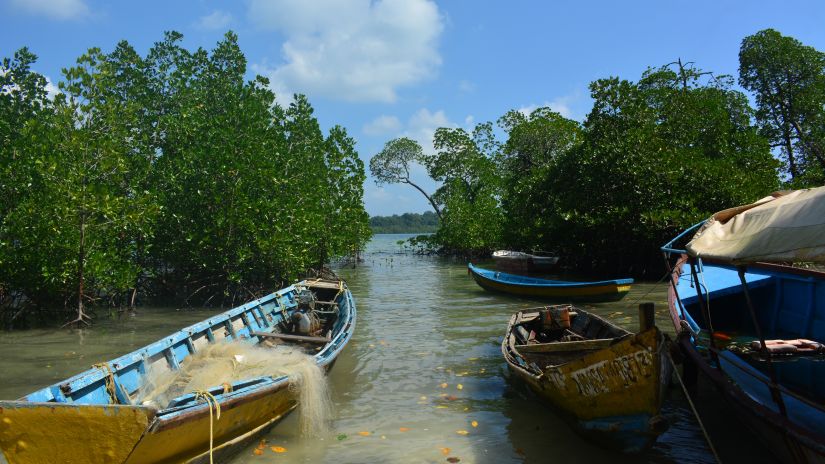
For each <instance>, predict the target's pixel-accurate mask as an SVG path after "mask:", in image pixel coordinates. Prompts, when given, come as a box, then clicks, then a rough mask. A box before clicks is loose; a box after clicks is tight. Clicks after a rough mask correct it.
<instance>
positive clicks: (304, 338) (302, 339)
mask: <svg viewBox="0 0 825 464" xmlns="http://www.w3.org/2000/svg"><path fill="white" fill-rule="evenodd" d="M252 335H253V336H255V337H262V338H278V339H280V340H290V341H294V342H307V343H321V344H324V343H329V342H330V341H331V339H330V338H329V337H310V336H307V335H291V334H282V333H270V332H252Z"/></svg>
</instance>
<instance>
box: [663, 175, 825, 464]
mask: <svg viewBox="0 0 825 464" xmlns="http://www.w3.org/2000/svg"><path fill="white" fill-rule="evenodd" d="M699 227H700V228H699ZM696 228H699V230H698V232H696V233H695V234H694V232H695V229H696ZM689 237H692V238H691V239H690V242H689V243H688V244H687V246H686V247H684V248H682V246H683V244H684V242H685V241H687V239H688V238H689ZM662 250H663V251H664V252H665V254H666V256H668V257H672V258H673V260H669V261H668V263H669V264H670V263H672V262H673V261H675V265H674V266H673V269H672V274H671V277H672V279H671V286H670V291H669V295H668V301H669V305H670V313H671V316H672V318H673V324H674V327H675V328H676V331H677V334H678V344H679V346H680V348H681V350H682V351H683V352H684V353H685V354H686V359H687V365H686V367H695V369H693V371H698V372H701V373H702V374H704V376H705V377H707V378H708V379H710V381H711V382H712V383H713V384H714V385H715V386H716V387H717V389H718V390H719V391H720V392H721V394H722V395H723V396H724V397H725V398H726V399H727V402H728V403H729V404H730V405H732V406H733V408H734V410H735V411H736V412H737V413H738V415H739V416H740V417H741V418H742V421H743V422H744V423H745V424H746V425H747V426H748V427H750V428H751V429H752V430H753V431H754V432H755V433H756V435H757V436H758V437H759V438H760V439H761V440H762V441H763V442H764V443H765V444H766V445H767V448H769V449H770V450H771V451H772V452H773V453H775V455H776V457H777V458H779V460H781V461H782V462H797V463H822V462H825V348H823V343H825V273H823V272H819V271H817V270H815V269H814V268H810V263H820V264H822V263H825V187H820V188H818V189H810V190H802V191H795V192H792V193H790V194H784V195H783V194H774V196H771V197H768V198H765V199H763V200H761V201H759V202H757V203H755V204H752V205H746V206H741V207H737V208H732V209H729V210H725V211H721V212H719V213H716V214H714V215H713V216H712V217H711V218H710V219H708V220H707V221H703V222H702V223H700V224H697V225H696V226H694V227H693V228H690V229H688V230H686V231H685V232H683V233H682V234H681V235H680V236H678V237H676V238H675V239H674V240H672V241H671V242H670V243H668V244H667V245H665V246H664V247H663V248H662ZM795 262H797V263H798V262H805V263H808V265H807V266H808V267H809V268H800V267H799V266H791V265H789V263H795Z"/></svg>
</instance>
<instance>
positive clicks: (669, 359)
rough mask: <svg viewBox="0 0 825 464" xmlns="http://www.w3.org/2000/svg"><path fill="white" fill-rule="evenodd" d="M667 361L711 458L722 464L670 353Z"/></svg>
mask: <svg viewBox="0 0 825 464" xmlns="http://www.w3.org/2000/svg"><path fill="white" fill-rule="evenodd" d="M667 359H668V361H670V365H671V366H672V367H673V373H674V374H676V378H677V379H678V380H679V385H681V386H682V392H684V394H685V398H687V401H688V404H689V405H690V409H691V410H692V411H693V416H694V417H696V422H697V423H698V424H699V428H700V429H701V430H702V434H703V435H704V436H705V441H706V442H707V443H708V448H710V452H711V453H713V458H714V459H716V462H717V463H719V464H722V460H721V459H719V455H718V454H716V448H715V447H714V446H713V443H712V442H711V441H710V435H709V434H708V431H707V429H706V428H705V424H704V423H702V418H701V417H699V411H697V410H696V405H694V404H693V400H692V399H691V398H690V394H689V393H688V391H687V387H686V386H685V383H684V382H683V381H682V376H680V375H679V370H678V369H676V363H674V362H673V357H671V356H670V353H667Z"/></svg>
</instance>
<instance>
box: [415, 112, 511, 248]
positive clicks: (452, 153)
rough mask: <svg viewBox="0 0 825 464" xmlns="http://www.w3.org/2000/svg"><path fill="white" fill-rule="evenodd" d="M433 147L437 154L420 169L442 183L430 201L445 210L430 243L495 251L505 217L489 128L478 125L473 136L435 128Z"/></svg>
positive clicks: (495, 147)
mask: <svg viewBox="0 0 825 464" xmlns="http://www.w3.org/2000/svg"><path fill="white" fill-rule="evenodd" d="M433 143H434V146H435V149H436V152H435V154H433V155H429V156H426V157H425V158H424V165H425V167H426V168H427V172H428V173H429V175H430V177H432V178H433V179H434V180H436V181H438V182H441V187H439V188H438V190H436V192H435V194H434V195H433V198H434V200H435V201H436V202H437V203H438V204H440V205H443V215H442V221H441V227H439V229H438V232H436V235H435V237H434V240H435V241H436V242H437V243H439V244H440V245H441V246H442V247H444V248H445V249H447V250H451V251H458V252H462V253H478V252H483V251H486V250H489V249H491V248H495V247H496V246H498V244H499V243H500V241H501V235H502V225H503V217H502V211H501V208H499V207H498V206H499V196H500V195H499V191H500V187H501V184H500V180H501V179H500V177H499V175H498V169H497V165H496V161H495V160H496V157H497V156H498V152H499V151H500V145H499V143H498V142H497V141H496V140H495V136H494V135H493V127H492V124H490V123H485V124H479V125H477V126H476V127H475V129H474V130H473V132H472V134H469V133H467V131H465V130H464V129H460V128H459V129H451V128H439V129H437V130H436V131H435V137H434V140H433Z"/></svg>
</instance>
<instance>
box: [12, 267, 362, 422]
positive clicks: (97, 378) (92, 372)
mask: <svg viewBox="0 0 825 464" xmlns="http://www.w3.org/2000/svg"><path fill="white" fill-rule="evenodd" d="M308 282H310V281H307V280H304V281H301V282H298V283H295V284H293V285H290V286H288V287H284V288H282V289H280V290H278V291H276V292H272V293H270V294H269V295H266V296H263V297H261V298H257V299H255V300H251V301H248V302H246V303H244V304H242V305H240V306H237V307H235V308H230V309H228V310H226V311H224V312H222V313H219V314H216V315H213V316H210V317H208V318H206V319H205V320H203V321H200V322H197V323H195V324H192V325H190V326H187V327H185V328H183V329H180V330H178V331H176V332H173V333H171V334H169V335H167V336H164V337H162V338H160V339H158V340H156V341H154V342H151V343H150V344H148V345H146V346H144V347H141V348H138V349H137V350H134V351H132V352H130V353H126V354H124V355H121V356H119V357H117V358H114V359H111V360H109V361H105V362H103V363H100V364H105V365H106V366H108V370H107V369H104V368H101V367H92V368H90V369H87V370H85V371H82V372H80V373H78V374H75V375H73V376H71V377H68V378H66V379H64V380H61V381H59V382H56V383H54V384H51V385H48V386H46V387H44V388H41V389H38V390H35V391H34V392H31V393H29V394H27V395H25V396H24V397H22V398H20V399H18V400H3V402H4V403H6V404H14V403H27V404H69V405H75V406H100V407H102V406H111V405H113V404H119V405H121V406H140V405H137V404H123V403H85V402H84V403H76V402H74V401H59V400H58V399H57V398H56V397H55V394H54V393H53V390H54V389H61V388H63V387H64V386H68V387H67V388H68V390H69V391H71V392H77V391H80V390H82V389H84V388H87V387H89V386H92V385H95V384H96V383H99V382H102V381H104V380H105V379H106V377H108V376H109V372H111V373H112V374H113V375H115V376H117V375H118V374H119V373H120V372H122V371H124V370H128V369H130V368H131V367H132V366H134V365H135V364H137V363H139V362H141V361H145V360H147V359H150V358H153V357H156V356H158V355H159V354H162V353H164V352H165V351H166V350H168V349H172V348H173V347H174V346H176V345H178V344H180V343H181V342H185V341H186V340H187V339H191V337H193V336H194V335H196V334H200V333H205V332H206V331H208V330H212V329H213V328H215V327H218V328H220V327H221V325H223V324H226V322H227V321H230V320H232V319H233V318H236V317H238V316H240V315H242V314H243V313H245V312H246V311H248V310H251V309H254V308H257V307H261V306H262V305H266V304H271V303H273V302H274V307H273V309H272V310H271V311H269V312H270V313H272V314H274V313H275V312H277V311H278V308H280V309H281V310H284V309H289V308H294V307H296V306H297V304H296V303H295V301H294V300H295V298H294V294H295V293H296V291H297V289H298V288H299V287H302V286H303V287H309V288H311V284H310V285H307V283H308ZM341 282H343V281H341ZM342 290H343V293H342V295H341V300H340V302H339V314H340V313H344V311H342V309H343V308H342V305H346V308H347V311H346V312H345V314H347V319H346V320H345V321H342V322H341V329H340V330H339V331H338V332H337V333H336V334H335V335H334V336H333V338H332V339H331V340H330V341H329V342H327V343H326V344H325V345H324V347H323V349H322V350H321V351H319V352H318V353H315V354H314V355H313V357H314V358H315V360H316V363H317V364H318V365H320V366H322V367H326V366H327V365H328V364H330V363H331V362H332V361H333V360H334V358H336V357H337V356H338V354H340V352H341V350H343V348H344V347H345V346H346V345H347V343H348V342H349V340H350V339H351V338H352V330H351V327H353V326H354V324H355V314H354V312H353V311H352V310H351V308H354V306H355V305H354V298H353V297H352V292H350V291H349V289H348V288H347V287H346V284H344V285H343V287H342ZM284 299H286V301H282V300H284ZM274 324H275V323H274V322H272V323H270V324H269V326H268V327H265V329H268V330H270V331H271V330H272V327H273V326H274ZM256 325H257V323H256ZM241 330H243V329H241ZM232 332H233V333H232V334H231V335H230V336H231V337H232V338H229V337H227V340H238V341H245V342H251V341H253V340H254V338H253V337H251V336H245V335H243V334H237V333H234V329H233V331H232ZM211 343H214V342H211V341H210V344H211ZM262 378H271V379H272V381H273V382H275V383H277V382H279V381H281V380H283V381H286V379H287V376H278V377H272V376H261V377H250V378H248V379H241V380H239V381H238V382H234V383H246V382H250V381H252V380H256V379H262ZM261 386H262V385H261V384H260V383H256V384H253V385H250V386H249V387H246V388H244V389H242V390H236V392H239V391H244V390H247V389H252V390H254V389H255V388H256V387H261ZM217 388H218V386H213V387H210V388H209V390H213V389H217ZM41 392H49V395H51V401H40V400H29V399H28V398H29V397H31V396H33V395H36V394H41ZM44 396H45V394H44ZM215 396H216V397H217V398H219V399H220V398H223V393H220V394H218V395H215ZM179 398H180V397H179ZM176 399H177V398H176ZM197 404H201V405H205V403H196V404H187V405H183V404H181V405H178V406H173V407H171V408H158V409H156V411H157V412H158V415H163V416H171V415H174V414H176V413H177V412H178V411H181V410H186V409H187V408H191V407H196V406H197ZM167 410H171V411H170V412H169V413H168V414H167V413H165V411H167Z"/></svg>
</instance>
